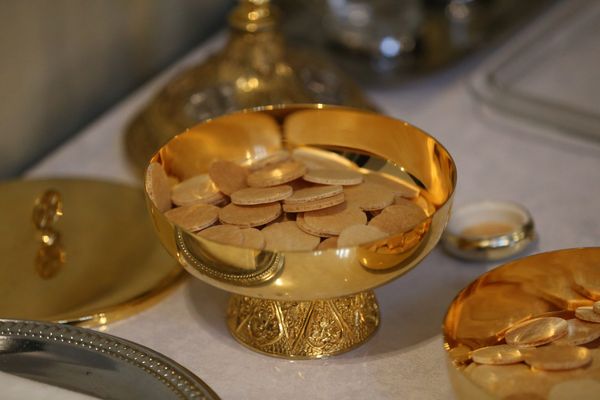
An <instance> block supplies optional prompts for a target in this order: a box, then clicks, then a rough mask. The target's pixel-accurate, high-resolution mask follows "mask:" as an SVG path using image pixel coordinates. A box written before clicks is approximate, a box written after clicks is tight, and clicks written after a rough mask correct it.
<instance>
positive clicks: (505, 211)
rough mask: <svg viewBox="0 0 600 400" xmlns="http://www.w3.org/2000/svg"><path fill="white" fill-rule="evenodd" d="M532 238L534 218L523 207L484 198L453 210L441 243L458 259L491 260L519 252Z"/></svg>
mask: <svg viewBox="0 0 600 400" xmlns="http://www.w3.org/2000/svg"><path fill="white" fill-rule="evenodd" d="M535 239H536V233H535V228H534V223H533V218H532V217H531V215H530V214H529V211H527V209H526V208H524V207H523V206H521V205H519V204H517V203H512V202H505V201H483V202H477V203H471V204H468V205H465V206H462V207H458V208H457V209H456V210H455V211H454V213H453V215H452V217H451V218H450V222H449V223H448V226H447V228H446V231H445V232H444V235H443V236H442V246H443V248H444V249H445V250H446V251H447V252H448V253H450V254H451V255H453V256H456V257H458V258H462V259H466V260H473V261H493V260H500V259H504V258H508V257H510V256H513V255H515V254H518V253H520V252H522V251H523V250H525V249H526V248H527V247H528V246H529V245H530V244H531V243H532V242H533V241H534V240H535Z"/></svg>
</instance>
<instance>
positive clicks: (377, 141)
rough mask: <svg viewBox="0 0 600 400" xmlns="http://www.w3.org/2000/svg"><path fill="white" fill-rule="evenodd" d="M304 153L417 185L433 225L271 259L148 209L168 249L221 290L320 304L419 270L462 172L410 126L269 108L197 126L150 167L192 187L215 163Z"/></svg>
mask: <svg viewBox="0 0 600 400" xmlns="http://www.w3.org/2000/svg"><path fill="white" fill-rule="evenodd" d="M299 147H302V148H305V149H313V150H314V151H320V150H329V151H334V152H336V154H337V155H338V156H337V157H338V158H340V159H345V161H348V160H350V161H353V162H354V163H350V164H351V165H355V168H357V169H359V168H360V169H361V170H362V171H368V170H370V171H378V172H385V173H387V174H390V175H393V176H396V177H397V178H398V179H404V180H410V181H412V182H413V183H415V184H417V185H419V186H420V187H421V188H422V192H421V197H422V200H423V201H425V203H426V204H428V205H429V206H430V207H431V209H430V211H431V212H432V214H431V216H430V219H429V220H427V221H426V222H425V223H423V224H421V225H419V226H418V227H417V228H415V229H414V230H413V231H410V232H406V233H404V234H401V235H396V236H394V237H389V238H386V239H384V240H383V241H381V242H380V243H378V245H377V246H372V245H363V246H356V247H349V248H343V249H331V250H325V251H304V252H270V251H256V250H251V249H242V248H235V247H232V246H227V245H222V244H219V243H214V242H211V241H210V240H207V239H204V238H201V237H198V236H196V235H193V234H191V233H188V232H185V231H182V230H180V229H178V228H177V227H176V226H173V225H172V224H171V223H170V222H169V221H168V220H167V219H166V218H165V217H164V215H163V214H162V213H160V212H158V210H157V209H156V208H155V207H154V205H153V204H152V202H151V201H149V202H148V203H149V207H150V212H151V214H152V218H153V219H154V223H155V227H156V229H157V231H158V234H159V236H160V239H161V241H162V242H163V244H164V245H165V246H166V248H167V250H168V251H169V252H170V253H171V254H172V255H173V256H174V257H176V258H177V259H178V260H179V262H180V263H181V264H182V265H183V266H184V267H185V268H186V269H187V270H188V271H189V272H190V273H191V274H192V275H194V276H195V277H197V278H199V279H202V280H204V281H206V282H208V283H210V284H212V285H214V286H217V287H219V288H222V289H224V290H227V291H230V292H233V293H237V294H241V295H246V296H252V297H258V298H268V299H274V300H315V299H328V298H335V297H340V296H346V295H351V294H355V293H359V292H362V291H365V290H368V289H371V288H374V287H377V286H379V285H382V284H384V283H386V282H388V281H390V280H392V279H394V278H397V277H398V276H400V275H402V274H404V273H405V272H407V271H408V270H410V269H411V268H413V267H414V266H416V265H417V264H418V262H419V261H420V260H421V259H422V258H423V257H424V256H425V255H426V254H427V253H428V252H429V251H430V250H431V249H432V248H433V247H434V246H435V244H436V243H437V241H438V239H439V238H440V235H441V233H442V230H443V229H444V227H445V225H446V222H447V220H448V214H449V210H450V207H451V202H452V196H453V191H454V187H455V184H456V169H455V165H454V162H453V160H452V158H451V157H450V155H449V154H448V152H447V151H446V149H445V148H444V147H443V146H442V145H440V144H439V143H438V142H437V141H436V140H435V139H434V138H433V137H431V136H429V135H428V134H426V133H425V132H423V131H421V130H419V129H418V128H415V127H414V126H412V125H410V124H408V123H406V122H404V121H399V120H396V119H392V118H388V117H384V116H381V115H377V114H374V113H370V112H363V111H358V110H355V109H349V108H338V107H324V106H322V105H306V106H303V105H299V106H287V107H265V108H262V109H260V110H254V111H246V112H239V113H235V114H231V115H227V116H224V117H219V118H216V119H214V120H211V121H209V122H206V123H203V124H200V125H197V126H195V127H193V128H191V129H189V130H187V131H186V132H184V133H183V134H180V135H178V136H177V137H175V138H174V139H172V140H171V141H170V142H168V143H167V144H166V145H165V146H164V147H162V148H161V149H160V151H159V152H158V154H156V155H155V156H154V157H153V159H152V160H153V161H157V162H159V163H161V164H162V165H163V166H164V168H165V170H166V171H167V173H168V174H170V175H174V176H176V177H178V178H179V179H186V178H189V177H191V176H194V175H197V174H201V173H206V172H207V170H208V165H209V164H210V163H211V162H212V161H213V160H215V159H219V158H220V159H227V160H232V161H238V162H244V161H247V160H252V159H255V158H259V157H261V156H265V155H267V154H269V153H271V152H273V151H275V150H277V149H281V148H284V149H295V148H299ZM328 154H333V153H328ZM334 158H335V157H334ZM382 249H383V250H382ZM240 263H241V265H240Z"/></svg>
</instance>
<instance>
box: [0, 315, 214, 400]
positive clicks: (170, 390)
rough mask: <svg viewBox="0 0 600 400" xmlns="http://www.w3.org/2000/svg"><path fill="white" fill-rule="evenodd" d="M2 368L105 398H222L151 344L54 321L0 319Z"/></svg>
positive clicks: (8, 371)
mask: <svg viewBox="0 0 600 400" xmlns="http://www.w3.org/2000/svg"><path fill="white" fill-rule="evenodd" d="M0 371H3V372H6V373H9V374H13V375H17V376H21V377H23V378H28V379H33V380H35V381H38V382H44V383H47V384H50V385H54V386H59V387H63V388H66V389H69V390H73V391H76V392H80V393H85V394H88V395H91V396H96V397H99V398H102V399H206V400H212V399H219V397H218V396H217V395H216V394H215V393H214V392H213V391H212V389H210V388H209V387H208V385H206V384H205V383H204V382H203V381H202V380H201V379H200V378H198V377H197V376H195V375H194V374H193V373H192V372H190V371H188V370H187V369H186V368H184V367H182V366H181V365H179V364H177V363H176V362H175V361H173V360H171V359H169V358H167V357H165V356H163V355H161V354H159V353H157V352H155V351H153V350H151V349H149V348H147V347H144V346H140V345H139V344H135V343H132V342H129V341H127V340H123V339H120V338H117V337H115V336H111V335H108V334H105V333H100V332H96V331H93V330H89V329H84V328H78V327H74V326H70V325H62V324H55V323H49V322H37V321H22V320H7V319H0Z"/></svg>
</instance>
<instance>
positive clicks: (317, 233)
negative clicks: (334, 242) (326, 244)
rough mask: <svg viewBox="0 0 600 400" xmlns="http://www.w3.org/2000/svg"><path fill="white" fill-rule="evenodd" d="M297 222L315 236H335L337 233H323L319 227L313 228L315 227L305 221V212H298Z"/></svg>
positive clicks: (299, 226)
mask: <svg viewBox="0 0 600 400" xmlns="http://www.w3.org/2000/svg"><path fill="white" fill-rule="evenodd" d="M296 224H297V225H298V228H300V229H302V230H303V231H304V232H306V233H308V234H311V235H313V236H319V237H332V236H335V235H330V234H327V233H322V232H321V231H320V230H319V229H317V228H313V227H311V226H309V225H307V224H306V222H305V221H304V213H299V214H296ZM336 237H337V236H336Z"/></svg>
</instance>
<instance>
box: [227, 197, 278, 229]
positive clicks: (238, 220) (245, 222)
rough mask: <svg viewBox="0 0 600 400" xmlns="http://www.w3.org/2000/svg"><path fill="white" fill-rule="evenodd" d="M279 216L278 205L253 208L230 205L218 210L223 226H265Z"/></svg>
mask: <svg viewBox="0 0 600 400" xmlns="http://www.w3.org/2000/svg"><path fill="white" fill-rule="evenodd" d="M280 214H281V205H280V204H279V203H270V204H259V205H255V206H238V205H237V204H233V203H231V204H228V205H226V206H225V207H223V208H221V209H220V210H219V220H220V221H221V223H223V224H230V225H237V226H240V227H245V228H252V227H255V226H261V225H265V224H267V223H269V222H271V221H273V220H275V219H276V218H277V217H279V215H280Z"/></svg>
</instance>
